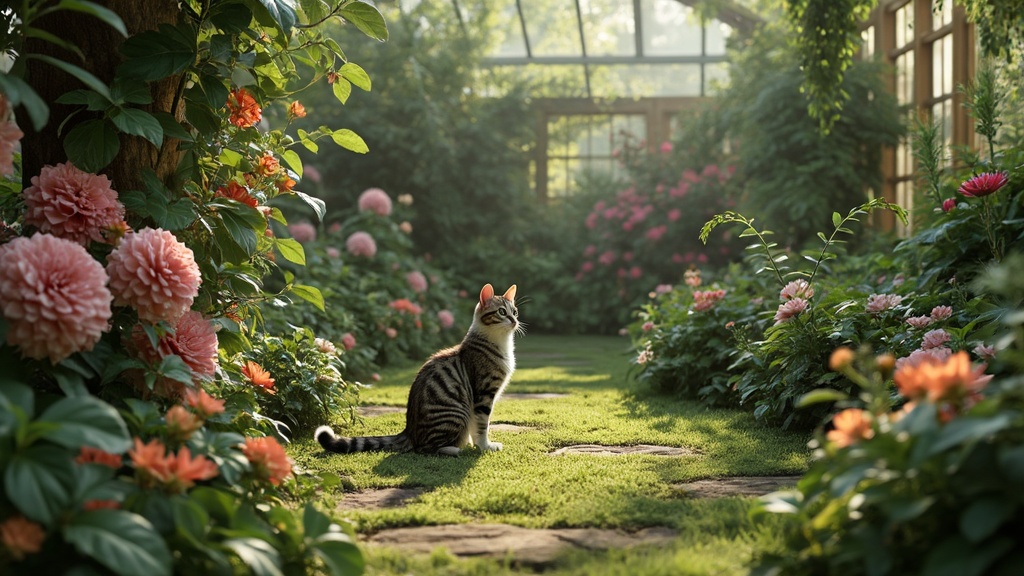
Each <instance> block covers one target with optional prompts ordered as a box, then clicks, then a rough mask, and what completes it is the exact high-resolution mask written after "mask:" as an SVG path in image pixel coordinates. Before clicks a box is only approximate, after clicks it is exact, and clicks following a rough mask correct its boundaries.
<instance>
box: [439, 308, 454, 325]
mask: <svg viewBox="0 0 1024 576" xmlns="http://www.w3.org/2000/svg"><path fill="white" fill-rule="evenodd" d="M437 321H438V322H440V323H441V328H444V329H448V328H451V327H452V326H454V325H455V315H453V314H452V313H451V311H450V310H439V311H438V312H437Z"/></svg>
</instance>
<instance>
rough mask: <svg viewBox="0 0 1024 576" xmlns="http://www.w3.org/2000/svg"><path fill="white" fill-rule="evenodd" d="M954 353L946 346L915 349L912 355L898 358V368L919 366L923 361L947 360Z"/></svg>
mask: <svg viewBox="0 0 1024 576" xmlns="http://www.w3.org/2000/svg"><path fill="white" fill-rule="evenodd" d="M952 355H953V351H952V350H950V349H949V348H946V347H945V346H940V347H938V348H929V349H927V350H914V351H913V352H911V353H910V356H907V357H905V358H900V359H898V360H896V370H900V369H902V368H904V367H913V366H919V365H921V364H923V363H926V362H932V361H934V360H945V359H946V358H949V357H950V356H952Z"/></svg>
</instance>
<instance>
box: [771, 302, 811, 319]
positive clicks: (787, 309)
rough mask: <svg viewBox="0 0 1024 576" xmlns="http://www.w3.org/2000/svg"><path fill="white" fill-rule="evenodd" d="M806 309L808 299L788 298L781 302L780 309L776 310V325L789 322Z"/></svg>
mask: <svg viewBox="0 0 1024 576" xmlns="http://www.w3.org/2000/svg"><path fill="white" fill-rule="evenodd" d="M806 309H807V300H804V299H803V298H793V299H792V300H787V301H786V302H785V303H783V304H780V305H779V309H778V311H777V312H775V325H776V326H777V325H779V324H782V323H784V322H789V321H790V320H792V319H793V318H796V317H797V316H798V315H800V313H801V312H803V311H804V310H806Z"/></svg>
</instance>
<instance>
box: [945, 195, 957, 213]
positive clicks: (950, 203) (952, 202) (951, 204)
mask: <svg viewBox="0 0 1024 576" xmlns="http://www.w3.org/2000/svg"><path fill="white" fill-rule="evenodd" d="M954 208H956V198H946V199H945V200H943V201H942V211H943V212H949V211H951V210H953V209H954Z"/></svg>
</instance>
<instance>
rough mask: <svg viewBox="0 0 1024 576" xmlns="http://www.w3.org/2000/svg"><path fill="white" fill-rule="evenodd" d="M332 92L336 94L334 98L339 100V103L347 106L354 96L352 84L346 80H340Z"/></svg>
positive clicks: (334, 85)
mask: <svg viewBox="0 0 1024 576" xmlns="http://www.w3.org/2000/svg"><path fill="white" fill-rule="evenodd" d="M331 90H332V91H333V92H334V97H335V98H337V99H338V102H341V103H342V104H345V103H347V102H348V97H349V96H351V95H352V83H351V82H349V81H348V80H345V79H344V78H338V79H337V80H335V81H334V84H332V85H331Z"/></svg>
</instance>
